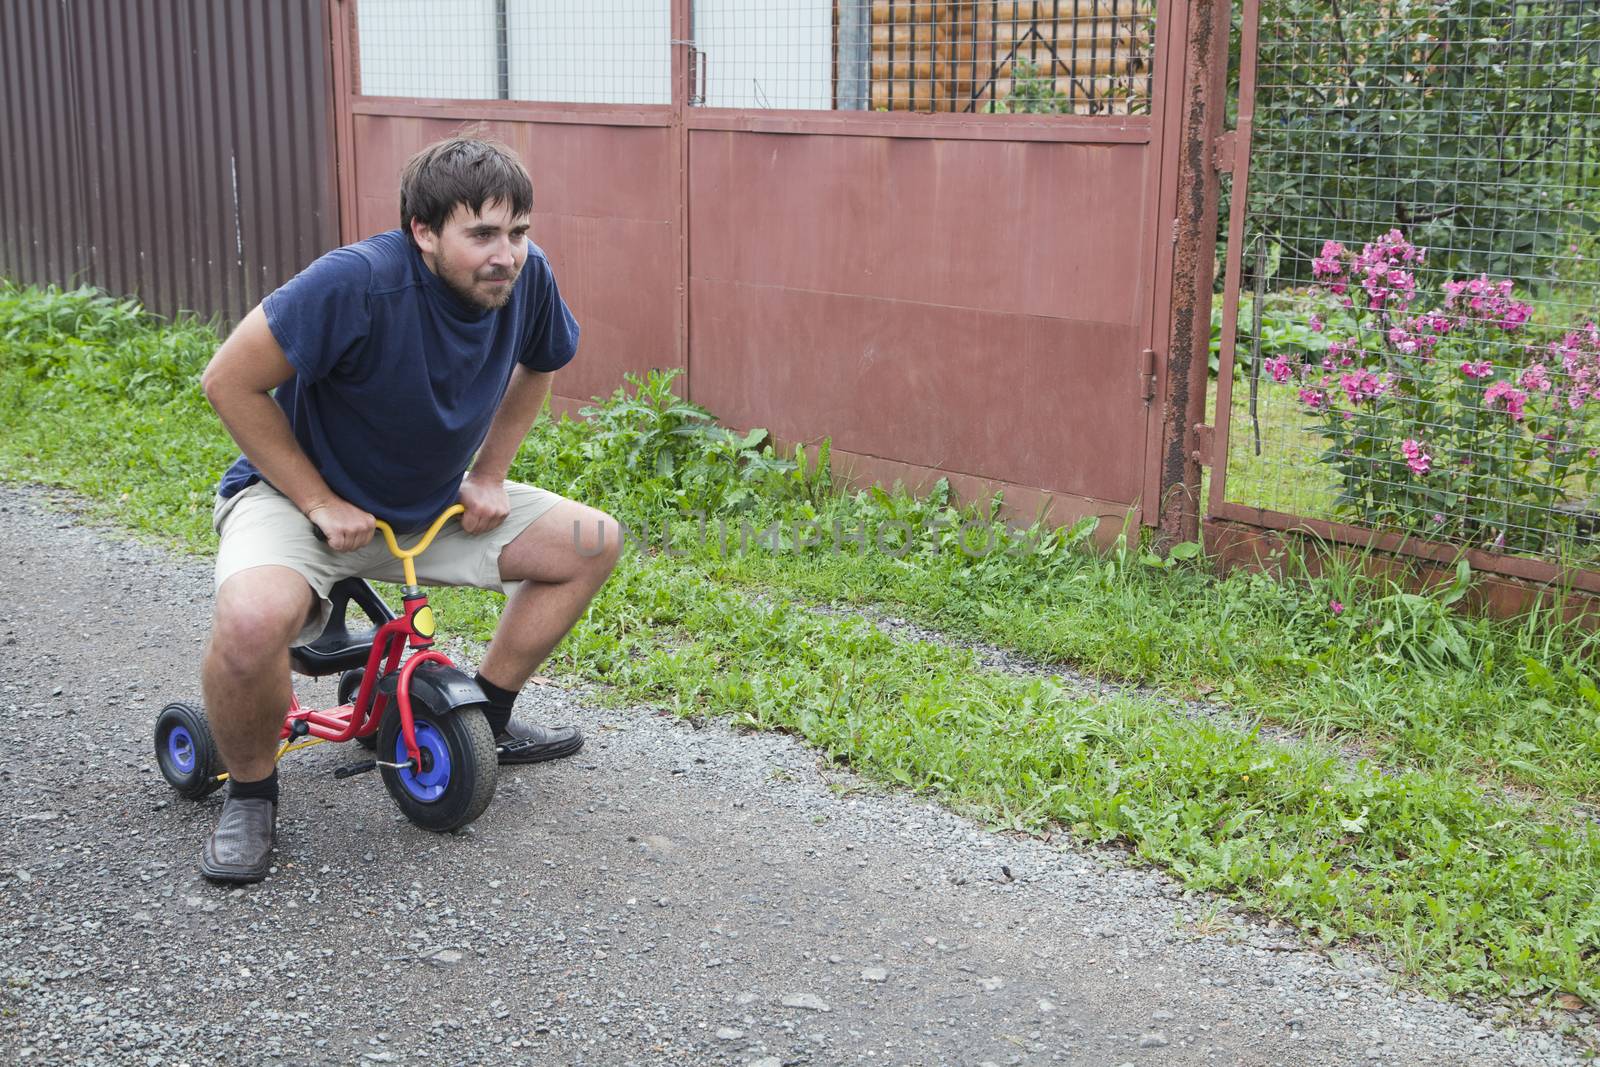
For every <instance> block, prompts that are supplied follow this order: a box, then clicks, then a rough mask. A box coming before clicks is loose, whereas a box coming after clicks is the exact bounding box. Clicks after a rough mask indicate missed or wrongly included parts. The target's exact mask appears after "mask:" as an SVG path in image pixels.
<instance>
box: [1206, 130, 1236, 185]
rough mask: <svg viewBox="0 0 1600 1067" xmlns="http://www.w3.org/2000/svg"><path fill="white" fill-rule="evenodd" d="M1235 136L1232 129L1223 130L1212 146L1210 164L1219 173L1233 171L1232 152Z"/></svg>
mask: <svg viewBox="0 0 1600 1067" xmlns="http://www.w3.org/2000/svg"><path fill="white" fill-rule="evenodd" d="M1236 143H1237V138H1236V137H1235V135H1234V131H1232V130H1223V131H1222V134H1221V136H1219V137H1218V138H1217V139H1216V141H1215V143H1214V144H1213V146H1212V156H1211V166H1212V168H1213V169H1214V170H1216V171H1217V172H1218V173H1219V174H1232V173H1233V154H1234V152H1235V151H1236V148H1235V145H1236Z"/></svg>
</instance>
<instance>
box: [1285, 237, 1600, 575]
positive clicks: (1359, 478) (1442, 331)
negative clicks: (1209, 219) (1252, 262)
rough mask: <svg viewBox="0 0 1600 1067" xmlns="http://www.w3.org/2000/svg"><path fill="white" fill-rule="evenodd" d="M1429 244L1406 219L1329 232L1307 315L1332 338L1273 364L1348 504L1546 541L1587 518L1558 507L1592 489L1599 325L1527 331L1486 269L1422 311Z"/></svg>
mask: <svg viewBox="0 0 1600 1067" xmlns="http://www.w3.org/2000/svg"><path fill="white" fill-rule="evenodd" d="M1426 258H1427V253H1426V250H1425V249H1422V248H1419V247H1417V246H1415V245H1413V244H1411V243H1410V242H1409V241H1407V240H1406V238H1405V237H1404V235H1403V234H1402V233H1401V232H1400V231H1399V230H1391V231H1389V233H1387V234H1385V235H1384V236H1383V237H1381V238H1379V239H1378V240H1377V241H1375V242H1372V243H1370V244H1367V245H1365V246H1364V247H1363V248H1362V249H1361V251H1360V252H1359V253H1357V252H1352V251H1351V250H1349V249H1347V248H1345V247H1344V246H1343V245H1341V244H1339V243H1338V242H1336V241H1328V242H1326V243H1324V245H1323V246H1322V250H1321V254H1320V255H1318V256H1317V257H1316V259H1315V261H1314V263H1313V265H1312V274H1313V277H1314V279H1315V285H1314V286H1313V289H1312V293H1313V297H1312V299H1313V301H1314V303H1315V307H1314V310H1313V313H1312V314H1311V315H1310V318H1309V321H1310V324H1311V328H1312V329H1313V330H1314V331H1316V332H1317V333H1319V334H1322V335H1324V337H1325V339H1326V342H1327V347H1326V349H1325V350H1324V351H1321V352H1317V351H1312V352H1309V353H1306V354H1304V355H1300V356H1298V357H1290V356H1284V357H1279V358H1276V359H1272V360H1263V363H1262V365H1263V369H1264V370H1265V371H1266V372H1267V373H1268V374H1270V375H1271V377H1272V379H1273V381H1275V382H1278V383H1280V384H1285V385H1289V386H1292V387H1293V388H1294V389H1295V390H1296V395H1297V397H1298V399H1299V402H1300V404H1301V405H1302V407H1303V408H1304V410H1305V411H1307V412H1309V413H1311V414H1313V415H1315V416H1316V417H1317V420H1318V432H1319V433H1320V434H1321V435H1322V436H1323V437H1324V438H1325V439H1326V441H1327V443H1328V448H1327V450H1326V451H1325V452H1324V453H1323V456H1322V460H1323V462H1325V463H1328V464H1330V465H1331V466H1332V467H1333V469H1334V470H1335V471H1337V472H1338V476H1339V495H1338V497H1337V500H1336V507H1337V509H1338V511H1339V512H1340V514H1341V515H1342V516H1346V517H1352V518H1355V519H1357V520H1359V521H1361V522H1364V523H1367V524H1371V525H1382V526H1398V527H1400V528H1403V529H1407V530H1412V531H1416V532H1419V533H1423V534H1425V535H1427V536H1429V537H1433V538H1441V539H1451V540H1459V541H1463V542H1466V543H1469V544H1474V545H1478V546H1482V547H1488V548H1494V549H1507V550H1519V551H1541V552H1547V551H1551V550H1553V549H1555V548H1556V546H1557V543H1558V540H1559V539H1560V538H1561V537H1563V536H1571V535H1572V534H1573V533H1574V531H1575V528H1576V523H1577V522H1578V521H1579V520H1580V519H1581V518H1584V516H1582V515H1581V509H1579V508H1571V507H1561V506H1560V505H1563V504H1566V503H1567V501H1568V492H1569V490H1570V489H1572V488H1574V486H1575V483H1579V484H1581V485H1582V486H1583V488H1584V489H1585V490H1586V491H1587V490H1592V488H1593V485H1592V482H1593V479H1594V477H1595V465H1594V464H1593V463H1592V462H1590V461H1592V460H1593V459H1594V458H1595V457H1596V455H1597V454H1600V451H1597V450H1595V449H1591V448H1589V447H1588V446H1587V441H1586V438H1587V437H1588V435H1589V432H1590V421H1589V419H1588V417H1587V416H1588V415H1589V414H1590V413H1591V412H1590V410H1589V409H1590V406H1591V405H1592V404H1596V403H1600V327H1597V326H1596V324H1595V323H1594V322H1587V323H1585V324H1583V325H1582V326H1580V327H1577V328H1575V329H1570V330H1558V331H1556V332H1555V334H1554V335H1553V339H1550V338H1546V339H1544V340H1540V339H1539V338H1537V337H1534V336H1530V335H1531V334H1532V333H1533V332H1534V331H1533V327H1531V326H1530V319H1531V318H1532V315H1533V308H1532V306H1531V305H1530V304H1528V303H1526V302H1525V301H1522V300H1519V299H1517V297H1516V294H1515V292H1514V287H1513V285H1512V283H1511V282H1510V281H1507V280H1498V281H1497V280H1494V279H1491V278H1490V277H1489V276H1488V275H1481V276H1479V277H1477V278H1465V279H1456V280H1452V281H1447V282H1445V283H1444V284H1443V286H1442V290H1443V291H1442V294H1441V298H1440V299H1439V300H1438V302H1437V303H1436V305H1435V306H1433V307H1431V308H1426V309H1425V306H1424V303H1423V295H1422V293H1421V291H1420V290H1419V286H1418V272H1419V271H1420V270H1421V269H1422V268H1423V267H1424V266H1425V263H1426ZM1575 463H1581V466H1580V467H1577V468H1575V467H1574V464H1575Z"/></svg>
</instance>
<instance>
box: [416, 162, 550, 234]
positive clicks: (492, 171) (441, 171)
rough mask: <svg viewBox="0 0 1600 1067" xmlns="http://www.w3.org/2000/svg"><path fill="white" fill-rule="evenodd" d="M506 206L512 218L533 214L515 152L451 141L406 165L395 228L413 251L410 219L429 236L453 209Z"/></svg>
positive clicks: (525, 177)
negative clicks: (492, 204) (493, 205)
mask: <svg viewBox="0 0 1600 1067" xmlns="http://www.w3.org/2000/svg"><path fill="white" fill-rule="evenodd" d="M496 200H499V201H502V202H504V203H507V204H510V205H511V213H512V214H513V215H526V214H528V213H529V212H531V211H532V210H533V179H532V178H530V177H528V168H526V167H524V166H523V165H522V161H521V160H520V159H518V158H517V156H516V153H514V152H512V151H511V149H510V148H507V147H506V146H505V145H503V144H501V143H500V142H499V141H491V140H487V139H485V138H479V137H452V138H450V139H449V140H447V141H439V142H437V143H435V144H431V145H429V146H428V147H426V148H424V149H423V150H422V151H420V152H418V153H417V154H416V155H414V156H412V157H411V158H410V159H409V160H408V161H407V162H406V169H405V171H404V172H402V174H401V175H400V228H401V229H402V230H404V231H405V235H406V240H407V241H410V242H411V244H412V246H413V247H415V246H416V238H415V237H413V236H412V235H411V220H412V219H420V220H421V221H422V223H423V225H425V226H427V227H428V229H430V230H432V231H433V232H434V233H438V232H439V231H440V230H442V229H443V228H444V224H445V222H446V221H447V220H448V219H449V218H450V215H451V213H452V212H454V211H455V209H456V205H457V204H465V205H466V206H467V207H469V208H471V209H472V212H473V213H474V214H482V213H483V205H484V204H487V203H490V202H492V201H496Z"/></svg>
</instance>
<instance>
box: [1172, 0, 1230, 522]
mask: <svg viewBox="0 0 1600 1067" xmlns="http://www.w3.org/2000/svg"><path fill="white" fill-rule="evenodd" d="M1230 9H1231V3H1230V0H1189V2H1188V4H1187V12H1186V15H1187V19H1186V22H1187V25H1186V27H1185V33H1184V52H1183V78H1182V83H1181V84H1182V105H1181V106H1182V111H1181V113H1180V114H1179V115H1177V116H1173V115H1172V113H1171V111H1170V110H1169V111H1168V113H1167V116H1166V117H1167V119H1168V120H1169V122H1171V124H1172V126H1173V127H1174V129H1172V130H1170V131H1168V132H1167V133H1166V135H1165V136H1163V138H1162V143H1163V151H1175V152H1176V156H1177V167H1178V200H1177V204H1176V205H1175V209H1176V210H1175V214H1174V215H1173V218H1172V223H1171V225H1172V238H1171V240H1172V243H1173V257H1172V277H1171V282H1172V285H1171V290H1170V291H1171V293H1172V320H1171V322H1172V326H1171V331H1170V333H1169V335H1168V338H1167V366H1166V375H1165V378H1166V391H1165V393H1164V395H1163V397H1162V413H1161V496H1160V510H1159V517H1158V521H1157V525H1158V527H1159V529H1158V536H1159V538H1160V539H1161V540H1162V541H1164V542H1167V543H1172V542H1177V541H1194V540H1198V539H1199V533H1200V464H1199V462H1198V461H1197V459H1196V454H1195V449H1194V446H1193V433H1194V427H1195V426H1197V425H1199V424H1200V423H1202V422H1204V421H1205V405H1206V377H1207V374H1206V367H1207V363H1208V355H1209V346H1210V342H1211V289H1212V283H1213V278H1214V274H1215V262H1216V251H1217V200H1218V196H1219V193H1220V189H1221V184H1220V181H1219V179H1218V176H1217V172H1216V168H1215V167H1214V165H1213V156H1214V152H1215V148H1216V142H1217V138H1218V136H1219V134H1220V133H1221V130H1222V121H1223V112H1224V110H1225V104H1226V94H1227V77H1228V27H1229V16H1230ZM1169 84H1170V83H1169ZM1174 119H1175V121H1173V120H1174ZM1174 138H1176V144H1174Z"/></svg>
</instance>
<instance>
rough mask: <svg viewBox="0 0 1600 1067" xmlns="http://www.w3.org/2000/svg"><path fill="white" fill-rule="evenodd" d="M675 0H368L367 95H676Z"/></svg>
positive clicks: (613, 99) (364, 21)
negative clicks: (672, 0) (673, 85)
mask: <svg viewBox="0 0 1600 1067" xmlns="http://www.w3.org/2000/svg"><path fill="white" fill-rule="evenodd" d="M671 7H672V5H671V3H670V0H361V3H360V6H359V8H358V9H357V11H358V19H359V28H358V40H359V42H360V52H361V92H362V94H363V95H365V96H405V97H429V98H441V99H453V100H495V99H500V100H530V101H552V102H572V103H597V104H668V103H671V99H672V97H671V73H672V42H671V36H672V35H671V32H670V31H671Z"/></svg>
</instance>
